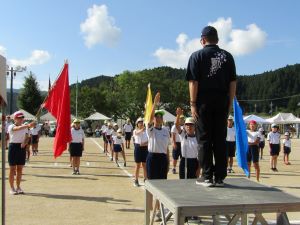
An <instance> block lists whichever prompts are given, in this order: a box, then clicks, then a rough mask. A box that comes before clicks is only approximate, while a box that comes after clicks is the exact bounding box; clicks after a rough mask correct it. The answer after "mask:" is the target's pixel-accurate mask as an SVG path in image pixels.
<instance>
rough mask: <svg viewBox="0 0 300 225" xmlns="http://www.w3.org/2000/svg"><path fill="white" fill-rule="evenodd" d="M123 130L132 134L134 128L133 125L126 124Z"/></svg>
mask: <svg viewBox="0 0 300 225" xmlns="http://www.w3.org/2000/svg"><path fill="white" fill-rule="evenodd" d="M123 128H124V132H125V133H131V132H132V130H133V126H132V125H131V123H130V124H127V123H125V124H124V127H123Z"/></svg>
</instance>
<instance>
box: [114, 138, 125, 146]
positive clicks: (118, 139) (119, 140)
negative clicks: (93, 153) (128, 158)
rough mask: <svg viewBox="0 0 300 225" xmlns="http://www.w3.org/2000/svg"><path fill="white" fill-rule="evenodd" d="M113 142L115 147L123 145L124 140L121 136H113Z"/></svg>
mask: <svg viewBox="0 0 300 225" xmlns="http://www.w3.org/2000/svg"><path fill="white" fill-rule="evenodd" d="M113 142H114V144H115V145H121V144H124V139H123V137H121V136H113Z"/></svg>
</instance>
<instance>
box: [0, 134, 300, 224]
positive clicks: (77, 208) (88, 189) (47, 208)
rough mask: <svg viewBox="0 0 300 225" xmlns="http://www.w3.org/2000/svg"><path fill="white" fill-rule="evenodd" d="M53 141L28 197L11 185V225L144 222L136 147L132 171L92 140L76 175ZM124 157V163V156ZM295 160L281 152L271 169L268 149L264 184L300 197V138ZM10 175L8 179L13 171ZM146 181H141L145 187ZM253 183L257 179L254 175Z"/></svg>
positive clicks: (33, 172)
mask: <svg viewBox="0 0 300 225" xmlns="http://www.w3.org/2000/svg"><path fill="white" fill-rule="evenodd" d="M52 142H53V138H41V139H40V145H39V154H38V156H32V157H31V159H30V162H29V163H28V164H27V165H26V167H25V169H24V176H23V181H22V188H23V190H24V191H25V195H16V196H13V195H9V184H8V182H6V212H7V214H6V215H7V224H8V225H69V224H70V225H94V224H95V225H96V224H97V225H99V224H101V225H102V224H103V225H108V224H121V225H127V224H128V225H141V224H143V222H144V189H143V186H141V187H139V188H137V187H134V186H133V180H132V177H131V174H133V173H134V165H135V164H134V160H133V150H132V144H131V149H129V150H126V155H127V167H122V166H121V167H117V166H116V164H115V163H114V162H111V161H110V160H109V158H108V157H107V156H105V154H104V153H103V149H102V146H103V143H102V140H101V139H100V138H97V139H95V138H86V146H85V151H84V155H83V157H82V160H81V163H82V164H81V170H80V172H81V175H71V173H72V168H70V167H69V155H68V152H67V151H66V152H65V153H64V154H63V155H62V156H61V157H59V158H58V159H57V160H54V158H53V154H52V150H51V149H52ZM170 147H171V146H170ZM170 149H171V148H170ZM119 158H120V162H121V165H122V158H121V157H120V156H119ZM290 158H291V164H292V165H290V166H286V165H284V164H283V161H282V154H281V155H280V157H279V163H278V170H279V172H273V171H270V166H269V156H268V149H267V148H265V156H264V158H263V160H261V162H260V165H261V181H260V183H261V184H266V185H269V186H272V187H275V188H279V189H281V190H283V191H286V192H288V193H290V194H293V195H296V196H298V197H300V179H299V178H300V140H298V139H292V153H291V155H290ZM177 170H178V169H177ZM234 170H235V172H236V173H234V174H230V175H229V176H230V177H244V175H243V173H242V171H241V170H240V169H239V168H237V167H234ZM6 174H7V175H6V176H8V170H7V171H6ZM140 174H142V173H140ZM169 179H178V174H176V175H173V174H171V172H170V173H169ZM142 180H143V179H142V177H141V178H140V183H142V184H143V182H142ZM251 180H255V178H254V174H253V178H251ZM225 182H226V181H225ZM288 216H289V218H290V220H292V221H294V222H293V223H292V224H300V212H299V213H288ZM267 218H269V219H271V220H272V219H273V220H274V219H275V218H276V217H275V214H274V215H273V214H272V215H268V216H267ZM168 224H169V223H168ZM170 224H171V223H170Z"/></svg>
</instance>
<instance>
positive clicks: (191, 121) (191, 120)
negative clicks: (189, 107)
mask: <svg viewBox="0 0 300 225" xmlns="http://www.w3.org/2000/svg"><path fill="white" fill-rule="evenodd" d="M184 123H185V124H186V123H191V124H195V120H194V118H193V117H188V118H186V119H185V121H184Z"/></svg>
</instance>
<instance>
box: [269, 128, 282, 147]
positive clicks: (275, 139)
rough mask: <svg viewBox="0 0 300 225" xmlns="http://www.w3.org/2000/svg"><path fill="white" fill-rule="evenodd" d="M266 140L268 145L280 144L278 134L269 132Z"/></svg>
mask: <svg viewBox="0 0 300 225" xmlns="http://www.w3.org/2000/svg"><path fill="white" fill-rule="evenodd" d="M267 140H268V141H269V142H270V144H280V133H278V132H272V131H271V132H270V133H268V137H267Z"/></svg>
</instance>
